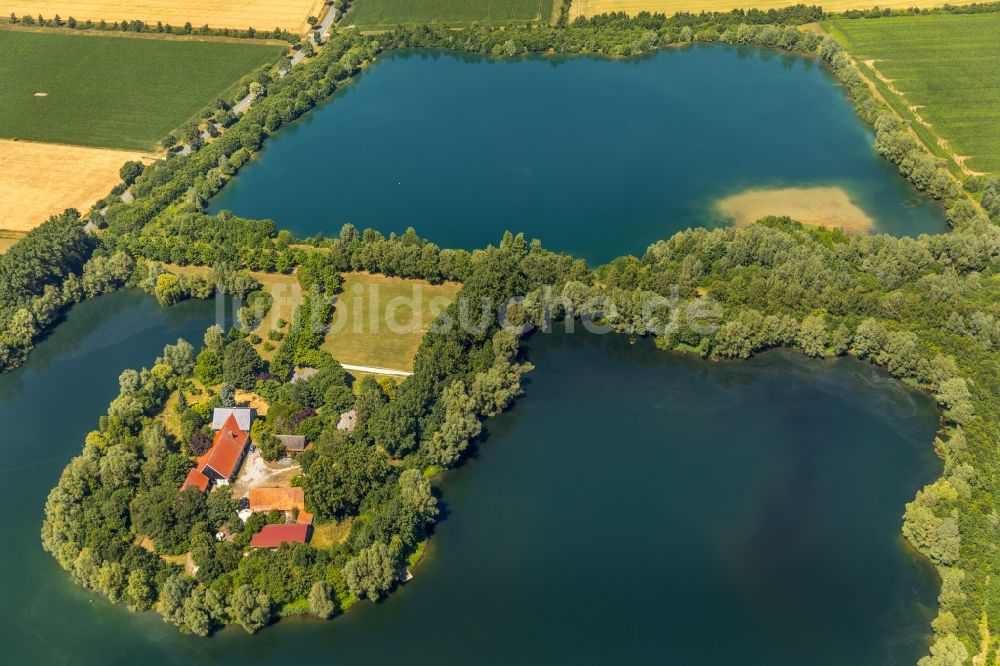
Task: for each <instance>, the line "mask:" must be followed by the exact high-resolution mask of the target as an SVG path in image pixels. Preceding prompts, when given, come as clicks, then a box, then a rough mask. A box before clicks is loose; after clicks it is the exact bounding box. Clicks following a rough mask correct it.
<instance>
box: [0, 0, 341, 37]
mask: <svg viewBox="0 0 1000 666" xmlns="http://www.w3.org/2000/svg"><path fill="white" fill-rule="evenodd" d="M322 9H323V0H253V1H252V2H247V1H246V0H169V2H164V1H163V0H0V16H3V17H7V16H9V15H10V13H11V12H13V13H14V14H16V15H17V16H23V15H25V14H30V15H31V16H38V15H39V14H42V15H43V16H45V17H49V18H50V17H52V16H54V15H55V14H59V15H60V16H61V17H62V18H64V19H65V18H68V17H70V16H72V17H74V18H75V19H76V20H78V21H85V20H88V19H89V20H92V21H94V22H95V23H97V22H100V21H102V20H104V21H109V22H110V21H121V20H129V21H131V20H135V19H138V20H141V21H145V22H146V23H152V24H155V23H156V22H157V21H162V22H163V23H165V24H171V25H173V26H174V27H180V26H182V25H184V23H185V22H188V21H190V23H191V25H193V26H195V27H200V26H202V25H208V26H211V27H213V28H236V29H239V30H245V29H246V28H249V27H253V28H256V29H257V30H271V29H272V28H274V27H275V26H277V27H280V28H284V29H285V30H289V31H291V32H298V33H303V32H305V31H306V30H307V29H308V28H309V26H308V24H307V23H306V19H307V18H308V17H309V16H310V15H314V16H319V12H320V11H322Z"/></svg>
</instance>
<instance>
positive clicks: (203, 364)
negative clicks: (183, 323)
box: [194, 347, 222, 386]
mask: <svg viewBox="0 0 1000 666" xmlns="http://www.w3.org/2000/svg"><path fill="white" fill-rule="evenodd" d="M194 376H195V377H196V378H197V379H198V381H200V382H201V383H202V384H205V385H206V386H211V385H213V384H218V383H219V382H221V381H222V356H221V354H220V353H219V352H217V351H216V350H214V349H210V348H208V347H206V348H205V349H202V350H201V351H200V352H199V353H198V358H197V359H196V360H195V363H194Z"/></svg>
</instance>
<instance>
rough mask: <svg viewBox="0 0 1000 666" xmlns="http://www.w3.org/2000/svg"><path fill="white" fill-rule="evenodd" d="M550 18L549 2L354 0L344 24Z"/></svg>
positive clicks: (382, 25)
mask: <svg viewBox="0 0 1000 666" xmlns="http://www.w3.org/2000/svg"><path fill="white" fill-rule="evenodd" d="M551 18H552V0H354V2H352V3H351V9H350V10H349V11H348V13H347V15H346V16H345V17H344V24H345V25H351V24H353V25H356V26H358V27H359V28H366V29H378V28H392V27H394V26H397V25H406V24H414V23H444V24H448V25H461V24H468V23H471V22H473V21H478V22H480V23H509V22H512V21H517V22H523V21H543V22H548V21H549V20H550V19H551Z"/></svg>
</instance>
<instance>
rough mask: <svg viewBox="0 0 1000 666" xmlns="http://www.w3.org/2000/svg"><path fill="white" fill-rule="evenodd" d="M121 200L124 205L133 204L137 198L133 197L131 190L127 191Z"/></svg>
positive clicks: (123, 193)
mask: <svg viewBox="0 0 1000 666" xmlns="http://www.w3.org/2000/svg"><path fill="white" fill-rule="evenodd" d="M120 198H121V200H122V202H123V203H132V202H133V201H135V197H134V196H132V192H131V191H130V190H125V191H124V192H122V195H121V197H120Z"/></svg>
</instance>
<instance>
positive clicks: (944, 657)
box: [917, 634, 969, 666]
mask: <svg viewBox="0 0 1000 666" xmlns="http://www.w3.org/2000/svg"><path fill="white" fill-rule="evenodd" d="M968 659H969V650H968V649H967V648H966V647H965V645H964V644H963V643H962V641H960V640H959V639H958V637H956V636H954V635H952V634H945V635H944V636H941V637H939V638H937V639H936V640H935V641H934V643H932V644H931V653H930V655H928V656H926V657H923V658H921V659H920V661H918V662H917V666H962V665H963V664H965V663H966V662H967V661H968Z"/></svg>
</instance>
